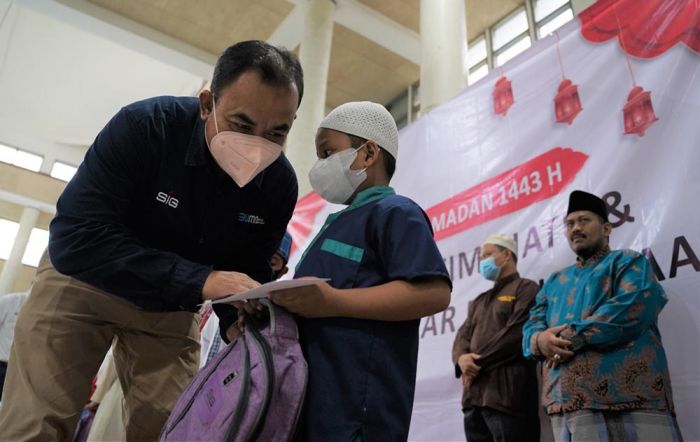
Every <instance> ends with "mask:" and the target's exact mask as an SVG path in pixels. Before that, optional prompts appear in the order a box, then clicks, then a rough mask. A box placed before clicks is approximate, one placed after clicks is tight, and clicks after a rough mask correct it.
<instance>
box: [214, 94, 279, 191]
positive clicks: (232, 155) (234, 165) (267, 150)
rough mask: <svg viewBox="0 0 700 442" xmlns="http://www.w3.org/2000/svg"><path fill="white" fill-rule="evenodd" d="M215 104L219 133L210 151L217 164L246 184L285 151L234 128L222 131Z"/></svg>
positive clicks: (235, 179) (238, 181)
mask: <svg viewBox="0 0 700 442" xmlns="http://www.w3.org/2000/svg"><path fill="white" fill-rule="evenodd" d="M213 107H214V110H213V112H214V127H215V128H216V135H214V137H213V138H212V139H211V142H210V143H209V151H210V152H211V155H212V156H213V157H214V160H215V161H216V163H217V164H218V165H219V167H221V168H222V169H223V170H224V172H226V173H227V174H228V175H229V176H230V177H231V178H233V180H234V181H235V182H236V184H238V187H244V186H245V185H246V184H248V183H249V182H251V181H252V180H253V178H255V177H256V176H257V175H258V174H259V173H260V172H262V171H263V170H265V169H266V168H267V167H268V166H269V165H270V164H272V163H274V162H275V160H276V159H277V158H279V156H280V155H281V154H282V146H280V145H279V144H276V143H273V142H272V141H270V140H267V139H265V138H262V137H258V136H255V135H247V134H242V133H240V132H234V131H231V130H225V131H221V132H219V124H218V123H217V121H216V102H213Z"/></svg>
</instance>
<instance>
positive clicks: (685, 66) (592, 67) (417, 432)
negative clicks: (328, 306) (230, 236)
mask: <svg viewBox="0 0 700 442" xmlns="http://www.w3.org/2000/svg"><path fill="white" fill-rule="evenodd" d="M698 51H700V1H699V0H649V1H643V2H640V1H638V0H601V1H599V2H598V3H596V4H594V5H593V6H592V7H591V8H589V9H588V10H586V11H584V12H583V13H582V14H581V15H580V17H579V18H577V19H576V20H574V21H572V22H570V23H568V24H567V25H565V26H564V27H563V28H560V29H559V30H558V31H557V32H556V33H555V34H553V35H550V36H548V37H545V38H543V39H541V40H539V41H537V42H536V43H535V44H534V45H533V47H531V48H530V49H528V50H527V51H525V52H524V53H522V54H521V55H519V56H518V57H516V58H515V59H513V60H512V61H510V62H509V63H507V64H506V65H504V66H502V67H500V68H499V69H497V70H495V71H493V72H492V73H491V74H490V75H489V76H487V77H485V78H484V79H482V80H481V81H479V82H478V83H476V84H474V85H473V86H470V87H469V88H467V89H465V90H464V91H463V92H461V93H460V94H458V95H457V96H456V97H454V98H453V99H451V100H450V101H448V102H447V103H444V104H443V105H442V106H440V107H438V108H436V109H435V110H433V111H432V112H430V113H429V114H427V115H424V116H423V117H422V118H420V119H419V120H417V121H415V122H414V123H413V124H411V125H410V126H408V127H405V128H404V129H402V131H401V132H400V142H399V158H398V163H397V172H396V175H395V176H394V178H393V180H392V186H394V188H395V189H396V190H397V192H398V193H400V194H403V195H406V196H408V197H410V198H412V199H413V200H415V201H416V202H417V203H418V204H420V206H421V207H423V208H424V209H425V211H426V213H427V214H428V218H429V220H430V223H431V225H432V227H433V230H434V233H435V239H436V241H437V244H438V247H439V248H440V251H441V253H442V255H443V258H444V260H445V264H446V266H447V269H448V271H449V272H450V275H451V278H452V281H453V284H454V290H453V292H452V301H451V305H450V306H449V308H447V309H446V310H445V311H443V312H440V313H438V314H436V315H433V316H430V317H427V318H423V319H422V320H421V323H420V330H419V337H420V350H419V360H418V374H417V384H416V395H415V404H414V410H413V418H412V423H411V431H410V440H415V441H458V440H464V433H463V426H462V412H461V408H460V396H461V385H460V382H459V380H458V379H455V377H454V368H453V366H452V362H451V360H450V357H451V348H452V342H453V340H454V336H455V333H456V331H457V329H458V328H459V326H460V325H461V324H462V323H463V322H464V320H465V318H466V314H467V306H468V304H469V302H470V301H471V300H472V299H474V298H475V297H476V296H477V295H479V294H480V293H481V292H483V291H485V290H487V289H488V288H490V287H491V285H492V283H489V282H488V281H485V280H484V279H483V278H482V277H481V276H480V275H479V273H478V268H479V256H480V251H481V249H480V246H481V243H482V242H483V241H484V239H485V238H486V237H487V236H488V235H490V234H492V233H502V234H507V235H510V236H512V237H513V238H514V239H515V240H516V242H517V245H518V270H519V272H520V273H521V275H523V276H524V277H527V278H530V279H532V280H535V281H539V280H541V279H544V278H546V277H547V276H548V275H549V274H551V273H552V272H553V271H556V270H558V269H561V268H563V267H565V266H568V265H571V264H572V263H574V260H575V255H574V254H573V252H572V251H571V249H570V248H569V246H568V243H567V241H566V238H565V236H564V226H563V222H562V220H563V217H564V215H565V211H566V207H567V203H568V196H569V193H570V192H571V191H572V190H574V189H582V190H586V191H589V192H593V193H595V194H597V195H599V196H600V197H601V198H603V200H604V201H605V202H606V204H607V205H608V207H609V209H610V221H611V222H612V224H613V227H614V229H613V232H612V236H611V246H612V247H613V248H616V249H619V248H627V249H633V250H637V251H640V252H643V253H644V254H646V256H647V257H648V258H649V261H650V262H651V265H652V267H653V268H654V271H655V273H656V277H657V278H658V279H659V281H660V282H661V284H662V286H663V287H664V290H665V291H666V293H667V295H668V297H669V302H668V304H667V305H666V306H665V308H664V310H663V311H662V312H661V315H660V317H659V328H660V330H661V334H662V336H663V343H664V347H665V350H666V353H667V357H668V360H669V368H670V373H671V379H672V386H673V395H674V401H675V406H676V410H677V413H678V421H679V424H680V426H681V429H682V432H683V436H684V437H685V440H686V441H700V419H697V416H698V413H699V410H700V368H699V367H700V351H698V348H697V340H698V338H699V334H700V259H699V258H700V204H698V201H699V198H698V195H697V194H698V192H699V191H700V130H698V116H700V54H698ZM339 209H341V207H340V206H336V205H330V204H327V203H325V202H324V201H323V200H322V199H321V198H320V197H318V196H317V195H315V194H311V195H308V196H306V197H304V198H302V199H301V200H300V201H299V205H298V207H297V211H296V212H295V215H294V218H293V220H292V224H291V225H290V230H291V232H292V235H293V237H294V242H295V246H296V247H297V248H296V249H295V252H294V253H293V255H292V258H291V260H290V268H293V266H294V265H295V264H296V262H297V260H298V259H299V255H300V252H301V251H302V250H303V249H304V247H305V246H306V245H308V243H309V242H310V241H311V238H312V237H313V235H314V234H315V232H317V231H318V229H319V228H320V227H321V226H322V224H323V222H324V220H325V219H326V217H327V215H328V214H329V213H331V212H334V211H337V210H339ZM406 240H407V241H408V240H410V238H406ZM405 258H406V259H407V260H409V259H413V258H414V257H408V256H407V257H405ZM544 422H546V420H544ZM543 431H544V433H543V434H544V436H543V440H551V436H550V434H551V433H549V428H545V427H543Z"/></svg>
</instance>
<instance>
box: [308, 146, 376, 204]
mask: <svg viewBox="0 0 700 442" xmlns="http://www.w3.org/2000/svg"><path fill="white" fill-rule="evenodd" d="M363 147H364V144H363V145H362V146H360V147H358V148H357V149H345V150H342V151H340V152H338V153H334V154H333V155H331V156H329V157H328V158H323V159H319V160H318V161H316V164H314V167H312V168H311V171H309V181H310V182H311V187H312V188H313V189H314V191H315V192H316V193H318V194H319V195H321V197H322V198H323V199H325V200H326V201H328V202H329V203H335V204H344V203H345V202H347V200H348V199H350V197H351V196H352V194H353V193H355V190H356V189H357V187H358V186H359V185H360V184H362V182H363V181H364V180H366V179H367V172H365V170H366V169H361V170H351V169H350V166H351V165H352V163H353V162H354V161H355V158H356V157H357V152H358V151H359V150H360V149H362V148H363Z"/></svg>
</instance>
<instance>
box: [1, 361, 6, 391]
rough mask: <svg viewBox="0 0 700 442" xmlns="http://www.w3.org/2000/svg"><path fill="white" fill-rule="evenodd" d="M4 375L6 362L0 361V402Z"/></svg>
mask: <svg viewBox="0 0 700 442" xmlns="http://www.w3.org/2000/svg"><path fill="white" fill-rule="evenodd" d="M5 373H7V362H5V361H0V401H1V400H2V387H3V386H4V385H5Z"/></svg>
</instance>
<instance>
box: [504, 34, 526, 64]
mask: <svg viewBox="0 0 700 442" xmlns="http://www.w3.org/2000/svg"><path fill="white" fill-rule="evenodd" d="M531 45H532V42H531V41H530V36H524V37H522V38H520V39H519V40H516V41H515V42H514V43H513V44H511V45H508V47H506V48H505V49H504V50H503V51H502V52H500V53H498V54H496V66H503V65H504V64H505V63H506V62H507V61H508V60H510V59H511V58H513V57H515V56H516V55H518V54H519V53H521V52H523V51H524V50H525V49H527V48H529V47H530V46H531Z"/></svg>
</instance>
